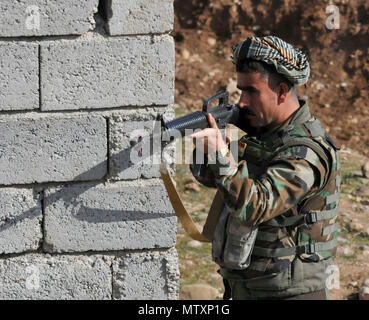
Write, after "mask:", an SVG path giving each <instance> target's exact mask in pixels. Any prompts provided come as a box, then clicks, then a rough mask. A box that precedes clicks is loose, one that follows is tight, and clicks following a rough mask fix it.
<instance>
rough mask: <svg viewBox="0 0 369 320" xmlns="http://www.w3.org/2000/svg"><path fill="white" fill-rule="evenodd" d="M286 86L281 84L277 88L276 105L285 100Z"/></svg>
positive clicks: (283, 83)
mask: <svg viewBox="0 0 369 320" xmlns="http://www.w3.org/2000/svg"><path fill="white" fill-rule="evenodd" d="M288 89H289V88H288V85H287V84H286V83H285V82H281V83H280V84H278V86H277V95H278V104H279V103H283V102H284V101H285V100H286V98H287V93H288Z"/></svg>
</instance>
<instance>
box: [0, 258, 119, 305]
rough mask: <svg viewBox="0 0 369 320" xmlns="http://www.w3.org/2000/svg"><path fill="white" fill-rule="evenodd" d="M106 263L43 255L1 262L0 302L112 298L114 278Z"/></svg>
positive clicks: (93, 259) (103, 261)
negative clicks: (3, 300)
mask: <svg viewBox="0 0 369 320" xmlns="http://www.w3.org/2000/svg"><path fill="white" fill-rule="evenodd" d="M105 260H106V259H105V258H104V257H100V256H74V255H73V256H50V255H40V254H27V255H23V256H19V257H10V258H6V259H0V299H7V300H41V299H42V300H44V299H45V300H48V299H56V300H82V299H83V300H93V299H96V300H106V299H111V295H112V288H111V281H112V277H111V271H110V266H109V262H108V261H105Z"/></svg>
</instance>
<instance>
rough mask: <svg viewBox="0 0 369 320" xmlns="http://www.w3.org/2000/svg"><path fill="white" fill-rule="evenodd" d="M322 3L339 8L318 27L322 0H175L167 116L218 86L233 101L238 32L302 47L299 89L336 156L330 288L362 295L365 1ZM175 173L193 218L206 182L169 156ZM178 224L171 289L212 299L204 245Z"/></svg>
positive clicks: (367, 183)
mask: <svg viewBox="0 0 369 320" xmlns="http://www.w3.org/2000/svg"><path fill="white" fill-rule="evenodd" d="M330 2H331V3H333V4H334V5H336V7H337V8H338V10H339V18H340V20H339V29H336V30H335V29H333V30H330V29H328V28H327V24H326V22H327V18H329V16H330V14H329V13H328V14H327V13H326V8H327V6H328V3H329V2H328V1H321V0H312V1H308V2H302V1H297V0H278V1H270V0H260V1H256V0H243V1H241V0H216V1H208V0H202V1H200V0H189V1H180V0H175V28H174V32H173V36H174V39H175V42H176V84H175V86H176V90H175V102H176V104H175V108H176V114H177V115H182V114H184V113H187V112H190V111H195V110H197V109H200V108H201V106H202V99H204V98H206V97H209V96H211V95H212V94H214V93H215V92H216V91H218V90H219V89H223V88H227V89H228V91H229V92H230V93H231V102H236V101H237V99H238V97H239V92H238V90H237V88H236V78H235V73H234V68H233V65H232V62H231V59H230V56H231V54H232V50H231V48H232V46H234V45H236V44H237V43H238V42H239V41H240V40H243V39H245V38H246V37H247V36H250V35H256V36H259V35H260V36H261V35H269V34H271V35H277V36H279V37H281V38H283V39H284V40H286V41H288V42H291V43H293V44H295V45H296V46H299V47H301V48H302V47H307V48H308V49H309V51H310V57H311V79H310V81H309V82H308V85H307V86H305V87H302V88H300V91H299V93H300V95H301V96H302V95H307V96H308V99H309V100H308V101H309V105H310V108H311V111H312V113H313V114H315V115H316V116H317V117H318V118H319V119H320V120H321V122H322V123H323V125H324V126H325V127H326V128H327V129H328V130H329V132H330V134H331V135H332V137H333V138H334V139H335V140H336V142H337V143H338V144H339V145H340V147H341V151H340V156H341V160H342V162H343V164H344V165H343V169H342V173H343V177H344V178H343V181H342V191H343V192H342V197H341V200H340V214H339V219H340V230H339V248H338V254H337V257H336V259H335V263H336V265H337V266H338V271H339V278H337V277H336V278H335V279H336V283H334V284H333V287H334V289H332V291H331V296H332V299H338V300H342V299H358V298H359V293H360V292H361V297H362V298H364V297H365V296H366V297H368V295H369V288H368V287H369V280H368V279H369V234H368V232H369V230H368V228H369V180H368V179H367V178H364V177H363V175H362V173H361V165H362V164H364V163H366V162H367V161H368V158H367V157H368V156H369V134H368V129H367V126H366V124H367V123H368V119H369V106H368V98H369V90H368V79H369V54H368V53H369V49H368V48H367V47H368V36H369V10H368V9H369V3H368V2H367V1H365V0H357V1H350V2H349V1H346V0H337V1H330ZM176 180H177V182H179V184H178V186H179V189H180V191H181V193H182V196H183V198H184V200H185V203H186V207H187V208H189V211H190V212H192V214H193V217H194V219H195V220H196V221H197V222H198V223H199V224H200V225H201V223H202V222H203V221H204V219H205V217H206V213H207V211H208V208H209V205H210V202H211V199H212V196H213V195H214V190H211V189H207V188H205V187H203V186H199V185H197V184H196V183H195V182H194V181H193V180H192V178H191V175H190V173H189V171H188V168H187V167H186V166H185V165H177V175H176ZM186 185H187V187H186ZM178 228H179V229H178V230H179V232H178V239H177V240H178V241H177V249H178V252H179V255H180V270H181V282H182V290H181V298H182V299H186V298H187V299H191V298H200V299H202V298H211V299H214V298H217V297H218V298H219V297H220V296H221V293H222V291H223V285H222V280H221V277H220V276H219V275H218V274H217V272H216V270H217V266H216V265H215V264H214V263H213V262H212V261H211V258H210V257H211V248H210V245H209V244H201V243H198V242H195V241H192V240H191V239H190V238H189V237H188V236H187V235H186V234H185V233H184V232H183V230H182V228H181V226H180V224H179V226H178ZM337 279H338V280H339V281H337ZM365 280H367V281H366V282H365ZM337 282H339V283H337ZM364 284H366V286H365V285H364ZM189 285H191V286H193V285H195V286H194V287H188V286H189ZM198 294H201V296H198Z"/></svg>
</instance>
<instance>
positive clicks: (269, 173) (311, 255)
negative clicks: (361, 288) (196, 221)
mask: <svg viewBox="0 0 369 320" xmlns="http://www.w3.org/2000/svg"><path fill="white" fill-rule="evenodd" d="M300 104H301V106H300V108H299V109H298V110H297V111H296V112H295V113H294V114H293V115H292V116H291V117H290V118H289V119H288V120H287V121H285V122H284V123H282V124H281V125H279V126H278V127H276V128H274V129H272V130H270V131H268V132H264V133H263V134H261V135H259V136H258V137H256V138H252V137H249V136H247V135H246V136H244V137H242V138H241V139H240V140H239V142H238V145H239V157H240V161H239V162H238V161H235V160H234V158H235V157H233V156H232V155H231V154H230V153H228V154H227V156H226V157H223V158H222V159H219V158H218V159H217V161H216V162H215V163H214V164H209V165H200V167H201V168H199V167H198V165H192V166H191V170H192V172H193V173H194V176H195V177H196V179H197V180H198V181H200V182H202V183H204V184H205V185H207V186H216V187H217V188H218V196H221V197H222V202H223V203H222V205H219V203H220V202H219V199H218V202H217V203H218V205H213V206H212V208H211V210H213V211H214V210H217V211H219V212H221V211H222V210H223V207H224V206H225V208H226V209H227V211H228V212H229V216H230V218H229V219H232V220H233V221H236V224H237V223H238V225H239V226H240V228H241V229H242V227H249V228H254V227H258V228H259V232H258V236H257V238H256V242H255V248H254V250H253V251H254V252H253V257H252V259H251V265H250V267H248V268H247V269H246V270H242V273H241V276H242V277H243V278H254V277H260V276H262V275H265V274H271V273H276V272H277V273H278V272H281V271H282V270H285V269H286V268H288V267H289V266H290V264H291V262H292V261H293V260H294V259H295V257H296V255H299V257H300V258H302V259H305V260H306V261H311V262H317V261H321V260H324V259H327V258H330V257H331V256H333V255H334V252H335V244H334V243H333V242H329V241H330V240H332V239H333V238H334V237H335V231H336V229H337V225H336V224H335V222H336V221H335V219H336V216H337V208H338V198H337V195H339V193H338V192H339V190H338V188H339V182H340V181H339V174H338V169H339V161H338V157H337V153H336V147H335V146H334V143H333V142H332V141H331V139H330V138H329V136H328V135H327V133H326V132H325V131H324V129H323V128H322V127H321V126H320V123H318V120H316V119H315V118H314V117H312V116H311V114H310V112H309V108H308V105H307V103H306V102H304V101H301V102H300ZM309 128H313V129H312V130H311V131H312V132H313V133H314V131H315V134H314V135H315V137H312V135H311V134H307V131H308V130H310V129H309ZM289 131H291V132H292V136H291V137H292V138H291V137H290V138H289V139H286V140H285V141H284V140H283V139H285V137H286V133H288V132H289ZM316 132H318V133H317V134H316ZM310 133H311V132H310ZM301 137H303V139H302V140H301ZM306 138H307V139H306ZM298 139H300V140H301V141H303V140H304V139H305V140H311V141H312V143H311V144H313V145H312V146H311V147H309V146H308V145H309V143H308V145H306V144H305V142H304V143H302V144H301V145H299V144H298V143H297V144H293V143H292V145H291V146H290V147H289V146H288V143H290V142H291V140H296V141H297V140H298ZM276 140H281V141H280V142H281V143H280V144H279V146H278V148H274V146H276V145H277V144H276ZM327 140H328V142H327ZM253 141H255V146H256V145H257V143H259V144H260V143H261V145H262V148H261V149H262V154H259V153H260V148H259V149H258V148H257V147H254V144H253ZM284 142H285V143H284ZM308 142H309V141H308ZM290 144H291V143H290ZM315 145H318V148H316V147H314V146H315ZM317 149H319V150H320V152H319V150H318V152H317ZM220 170H222V172H221V171H220ZM220 172H221V173H222V174H220ZM197 173H200V174H197ZM324 188H325V189H324ZM327 188H328V189H329V190H328V189H327ZM327 190H328V191H327ZM326 197H328V201H326ZM310 199H313V201H310ZM322 199H323V200H324V201H323V200H322ZM309 201H310V203H307V202H309ZM306 208H307V209H306ZM311 210H315V211H317V212H319V216H320V217H321V219H320V220H322V221H319V223H318V224H319V230H318V231H317V230H315V229H314V228H311V226H307V225H306V221H302V223H301V216H302V213H311V212H310V211H311ZM326 212H327V213H326ZM209 215H210V213H209ZM305 216H307V215H305ZM304 218H305V217H304ZM290 220H293V223H290V224H288V223H287V224H286V223H285V225H284V224H283V223H284V222H286V221H290ZM305 220H306V219H305ZM297 221H298V222H297ZM295 222H296V223H295ZM241 226H242V227H241ZM312 229H314V230H312ZM233 230H235V228H233ZM313 231H314V232H315V234H314V232H313ZM217 232H218V230H217ZM317 234H318V236H317ZM318 242H319V243H320V242H321V243H322V244H321V245H317V250H311V251H308V250H307V251H304V250H302V251H301V252H299V251H296V252H293V253H291V252H292V251H291V250H288V249H291V248H294V247H296V246H300V247H298V249H299V248H302V247H303V246H304V245H306V246H308V245H312V244H314V243H316V244H318ZM326 242H328V245H326V244H325V243H326ZM213 246H214V243H213ZM282 249H283V250H285V249H287V250H286V251H282ZM278 250H280V252H279V253H280V254H279V253H278V254H277V252H278ZM299 250H300V249H299ZM281 252H285V255H283V254H282V253H281ZM281 254H282V256H281ZM232 271H234V272H233V275H235V274H240V272H238V271H236V270H232Z"/></svg>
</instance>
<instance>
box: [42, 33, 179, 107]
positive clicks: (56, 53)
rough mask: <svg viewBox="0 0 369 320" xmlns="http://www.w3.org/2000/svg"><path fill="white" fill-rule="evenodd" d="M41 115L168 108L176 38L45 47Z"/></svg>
mask: <svg viewBox="0 0 369 320" xmlns="http://www.w3.org/2000/svg"><path fill="white" fill-rule="evenodd" d="M41 81H42V84H41V90H42V97H41V100H42V102H41V110H68V109H94V108H114V107H122V106H147V105H167V104H170V103H172V102H173V99H174V95H173V91H174V90H173V89H174V44H173V39H172V38H171V37H170V36H166V35H165V36H154V37H148V36H140V37H117V38H103V37H101V36H94V37H90V38H88V39H85V38H84V39H83V40H81V39H78V40H69V41H54V42H46V43H42V44H41Z"/></svg>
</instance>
